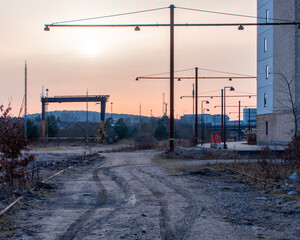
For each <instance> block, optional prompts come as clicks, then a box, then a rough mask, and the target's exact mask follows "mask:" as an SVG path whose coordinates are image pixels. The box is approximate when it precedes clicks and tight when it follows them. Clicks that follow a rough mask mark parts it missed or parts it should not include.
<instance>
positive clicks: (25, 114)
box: [24, 61, 27, 138]
mask: <svg viewBox="0 0 300 240" xmlns="http://www.w3.org/2000/svg"><path fill="white" fill-rule="evenodd" d="M24 134H25V138H27V61H25V93H24Z"/></svg>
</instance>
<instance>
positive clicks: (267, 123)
mask: <svg viewBox="0 0 300 240" xmlns="http://www.w3.org/2000/svg"><path fill="white" fill-rule="evenodd" d="M268 134H269V122H268V121H266V135H268Z"/></svg>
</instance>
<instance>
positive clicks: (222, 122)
mask: <svg viewBox="0 0 300 240" xmlns="http://www.w3.org/2000/svg"><path fill="white" fill-rule="evenodd" d="M223 133H224V116H223V89H221V136H222V137H223Z"/></svg>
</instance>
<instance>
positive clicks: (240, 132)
mask: <svg viewBox="0 0 300 240" xmlns="http://www.w3.org/2000/svg"><path fill="white" fill-rule="evenodd" d="M238 136H239V140H241V101H239V134H238Z"/></svg>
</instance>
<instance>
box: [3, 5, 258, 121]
mask: <svg viewBox="0 0 300 240" xmlns="http://www.w3.org/2000/svg"><path fill="white" fill-rule="evenodd" d="M170 4H174V5H175V7H185V8H193V9H201V10H211V11H218V12H228V13H237V14H243V15H251V16H256V0H247V1H241V0H227V1H224V0H210V1H207V0H185V1H183V0H174V1H167V0H152V1H141V0H127V1H124V0H112V1H104V0H85V1H79V0H64V1H61V0H52V1H51V2H49V1H41V0H27V1H24V0H1V1H0V12H1V14H0V29H1V34H0V42H1V45H0V52H1V54H0V81H1V86H2V87H1V88H0V104H4V105H5V106H7V105H8V103H11V105H12V108H13V114H14V115H18V113H19V111H20V107H21V105H22V102H23V98H24V65H25V60H26V61H27V67H28V75H27V79H28V113H29V114H31V113H40V112H41V102H40V97H41V94H42V89H43V88H44V89H46V88H47V89H49V96H62V95H85V94H86V91H88V93H89V94H91V95H110V98H109V101H108V104H107V112H109V113H110V112H111V106H112V111H113V113H127V114H136V115H138V114H139V111H140V106H141V114H142V115H145V116H150V114H151V110H152V114H153V116H157V117H159V116H161V115H162V114H163V94H165V102H166V103H168V107H169V80H140V81H135V79H136V77H138V76H146V75H152V74H159V73H168V72H169V69H170V67H169V59H170V46H169V44H170V40H169V36H170V34H169V28H167V27H151V28H145V27H144V28H142V27H141V31H139V32H136V31H134V29H133V28H51V30H50V31H49V32H46V31H44V24H51V23H53V22H60V21H65V20H74V19H81V18H90V17H98V16H106V15H112V14H119V13H126V12H135V11H140V10H147V9H156V8H162V7H168V6H169V5H170ZM169 20H170V17H169V9H168V8H166V9H162V10H158V11H152V12H146V13H140V14H132V15H126V16H119V17H112V18H105V19H97V20H91V21H84V22H78V24H80V23H82V24H126V23H128V24H137V25H138V24H146V23H155V24H156V23H169ZM254 21H256V20H255V19H252V18H242V17H233V16H226V15H218V14H209V13H203V12H198V11H188V10H183V9H179V8H175V23H233V22H235V23H246V22H254ZM195 67H198V68H199V69H200V70H199V76H203V77H205V76H226V77H227V76H235V75H232V74H226V73H217V72H216V73H215V72H211V71H206V70H202V69H211V70H217V71H221V72H230V73H238V74H245V75H251V76H255V75H256V27H245V30H244V31H238V30H237V27H176V28H175V71H178V72H176V74H175V76H179V77H180V76H194V74H195V73H194V72H195V70H194V68H195ZM188 69H189V70H188ZM181 70H185V71H181ZM158 76H168V74H162V75H161V74H159V75H158ZM193 82H194V80H182V81H180V82H178V81H176V82H175V117H180V116H181V115H184V114H192V112H193V109H192V106H193V105H192V98H183V99H180V96H191V95H192V86H193ZM224 86H233V87H234V88H235V91H234V92H230V93H229V92H228V93H226V95H235V94H236V95H241V94H255V93H256V80H255V79H243V80H233V81H232V82H229V81H228V80H200V81H199V90H198V91H199V95H209V96H210V95H220V91H221V89H222V88H223V87H224ZM202 100H209V101H210V103H209V104H208V105H206V106H205V108H209V109H210V112H209V113H211V114H220V107H218V106H219V105H220V98H214V99H210V98H209V99H205V98H199V101H200V102H201V101H202ZM239 100H241V103H242V106H246V105H247V106H255V105H256V98H251V99H249V98H241V99H239V98H227V100H226V104H227V105H228V108H227V109H228V113H229V112H232V114H231V115H230V118H231V119H237V111H238V109H237V107H229V106H237V105H238V101H239ZM111 102H112V103H113V104H111ZM215 106H216V107H215ZM85 108H86V105H85V103H71V104H66V103H64V104H50V105H49V108H48V110H49V111H54V110H85ZM200 108H201V104H199V113H200V112H201V110H200ZM89 110H91V111H99V105H96V104H95V103H89ZM168 113H169V110H168Z"/></svg>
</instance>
